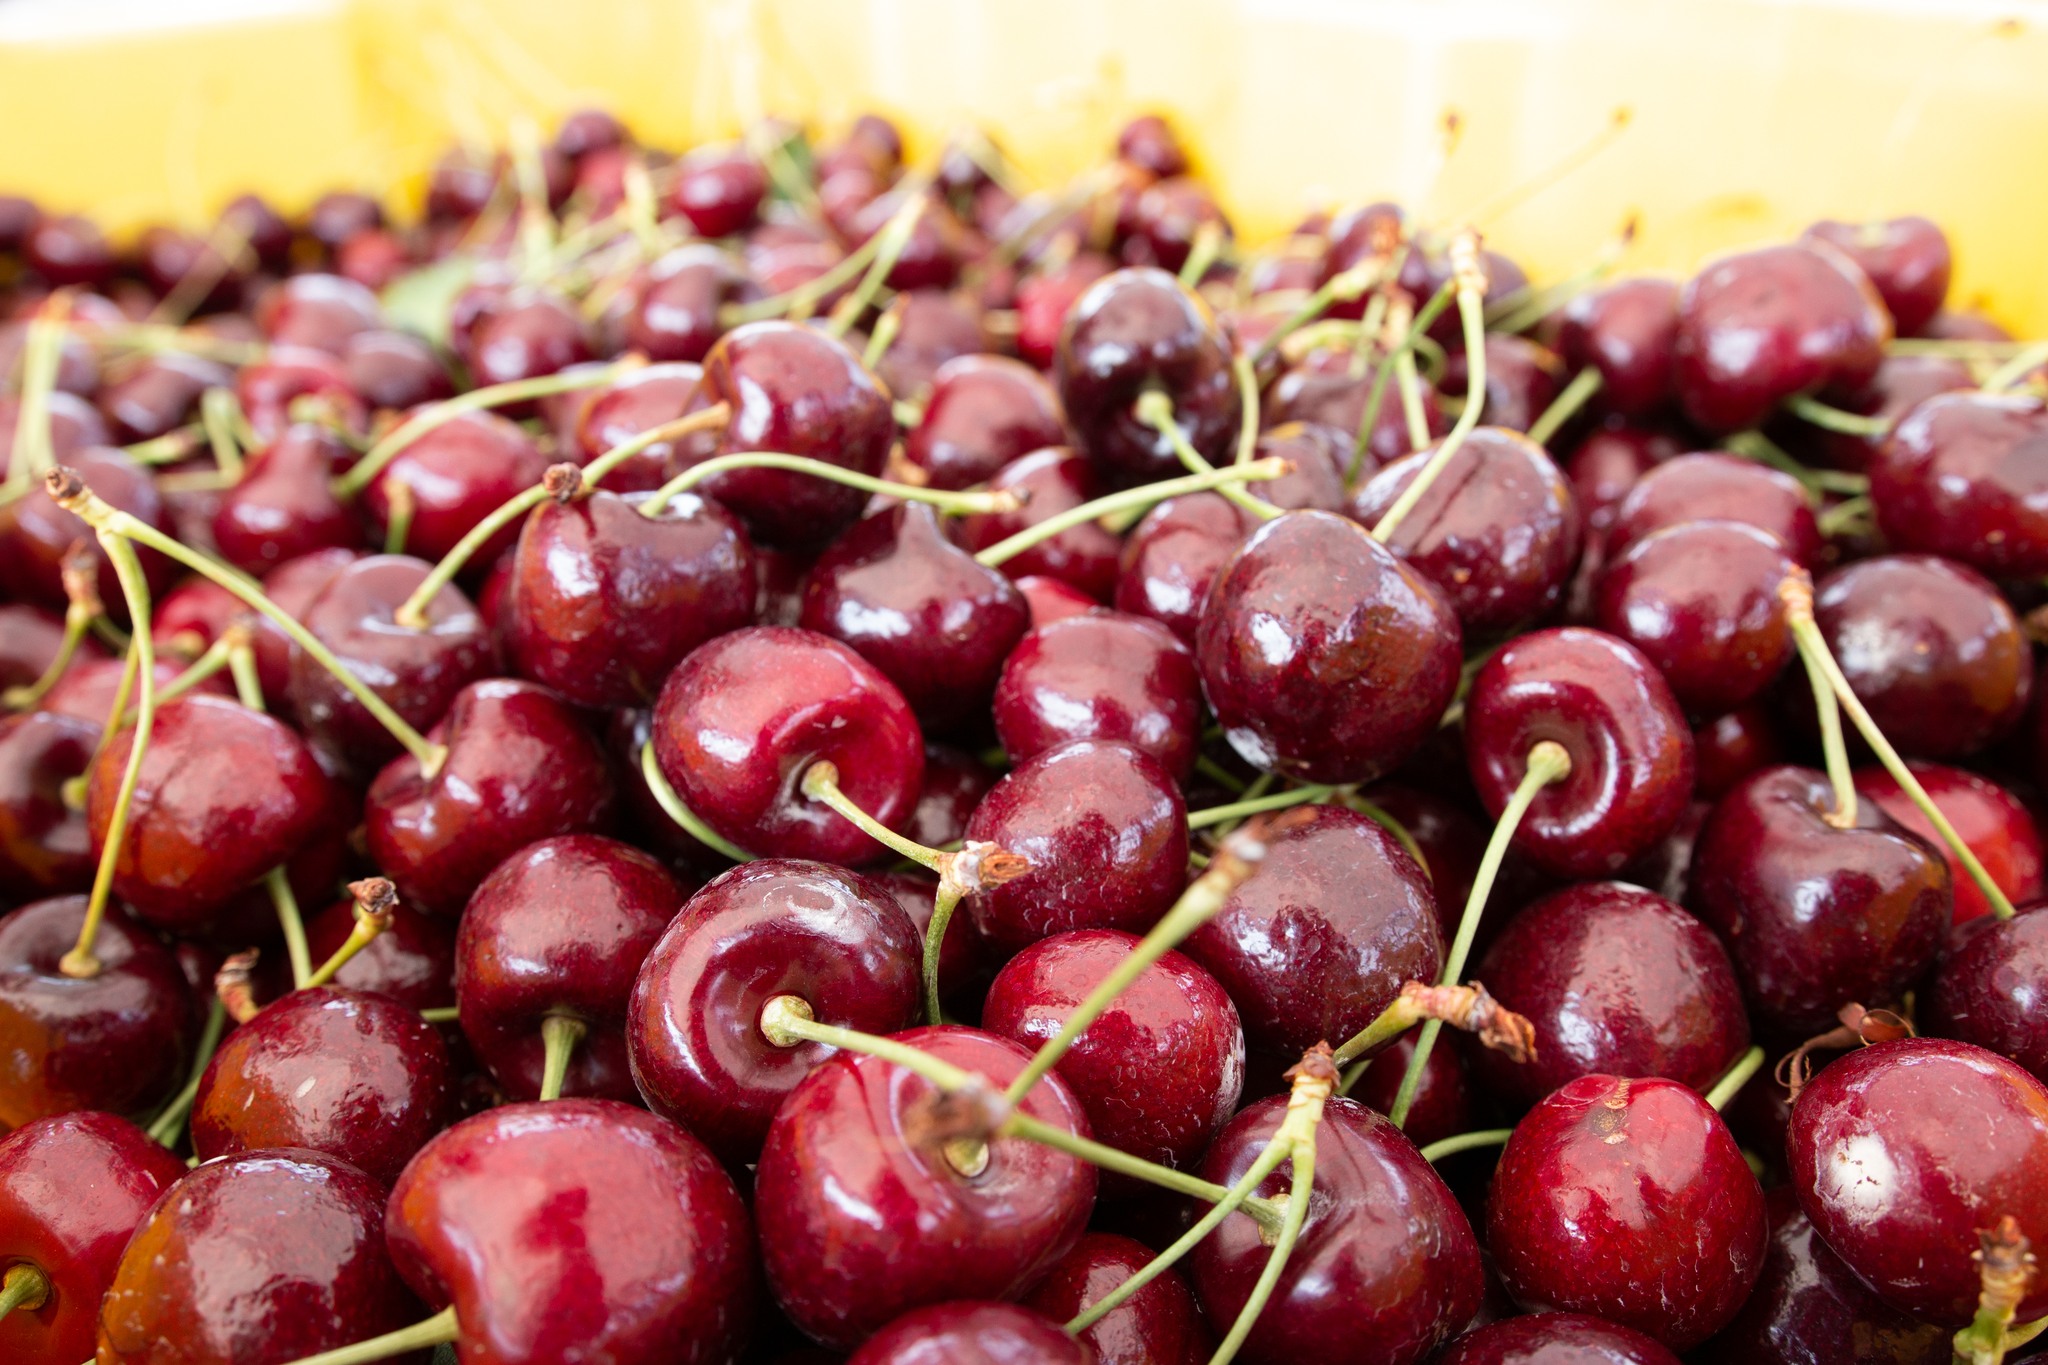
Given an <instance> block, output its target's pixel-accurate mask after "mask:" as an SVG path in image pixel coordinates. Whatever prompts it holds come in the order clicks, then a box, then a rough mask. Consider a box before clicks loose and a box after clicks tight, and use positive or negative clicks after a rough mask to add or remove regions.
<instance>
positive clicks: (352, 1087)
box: [192, 986, 456, 1182]
mask: <svg viewBox="0 0 2048 1365" xmlns="http://www.w3.org/2000/svg"><path fill="white" fill-rule="evenodd" d="M455 1079H456V1077H455V1065H454V1063H453V1062H451V1061H450V1060H449V1057H448V1047H447V1044H445V1043H443V1042H442V1041H441V1035H440V1033H439V1032H438V1031H436V1030H435V1028H434V1026H433V1025H432V1024H429V1023H428V1022H427V1021H426V1020H424V1019H422V1018H420V1016H419V1011H418V1010H416V1009H414V1008H413V1007H412V1006H410V1005H404V1004H400V1003H399V1002H398V1001H396V1000H393V999H391V998H390V997H389V996H384V995H373V994H369V993H367V992H363V991H351V990H344V989H338V988H336V987H333V986H316V987H313V988H312V989H310V990H301V991H293V992H292V993H291V994H289V995H287V996H285V997H284V998H283V999H281V1000H279V1001H277V1002H276V1003H275V1004H272V1005H269V1006H267V1007H266V1008H264V1009H263V1011H262V1012H261V1013H259V1014H257V1016H256V1017H255V1018H254V1019H251V1020H250V1021H249V1022H248V1023H246V1024H244V1025H242V1026H241V1027H239V1028H237V1029H236V1030H235V1031H234V1032H233V1033H231V1034H229V1035H228V1036H227V1037H226V1038H225V1039H224V1040H223V1041H222V1042H221V1045H220V1050H219V1051H217V1052H215V1053H214V1054H213V1061H212V1062H211V1063H209V1064H208V1066H207V1068H206V1071H205V1074H204V1075H203V1076H202V1077H201V1078H200V1082H199V1094H198V1097H197V1098H196V1099H195V1100H194V1101H193V1104H192V1150H193V1151H194V1152H195V1153H197V1154H198V1156H199V1159H200V1160H201V1161H211V1160H213V1159H214V1158H215V1157H219V1156H226V1155H228V1154H230V1153H234V1152H248V1151H254V1150H257V1149H259V1148H266V1147H310V1148H312V1149H313V1150H314V1151H316V1152H325V1153H327V1154H328V1155H329V1156H335V1157H340V1158H341V1159H342V1160H344V1161H348V1162H352V1163H353V1164H355V1165H357V1166H359V1167H361V1168H362V1169H363V1170H365V1171H367V1172H369V1173H370V1174H371V1175H372V1176H375V1177H376V1178H377V1180H378V1181H379V1182H388V1181H391V1180H395V1179H396V1178H397V1177H398V1173H399V1171H400V1170H401V1169H403V1168H404V1166H405V1163H406V1162H408V1161H410V1160H411V1159H412V1155H413V1153H414V1152H417V1151H418V1150H419V1149H420V1148H421V1147H422V1146H424V1145H425V1144H426V1141H427V1139H428V1138H430V1137H432V1136H433V1135H434V1134H436V1133H438V1132H440V1131H441V1129H442V1128H444V1127H446V1126H447V1124H448V1121H449V1120H450V1119H451V1118H453V1117H454V1111H455Z"/></svg>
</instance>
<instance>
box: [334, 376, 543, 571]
mask: <svg viewBox="0 0 2048 1365" xmlns="http://www.w3.org/2000/svg"><path fill="white" fill-rule="evenodd" d="M547 467H548V460H547V456H545V455H543V454H542V453H541V451H540V447H539V446H538V445H536V444H535V443H534V441H533V438H532V437H530V436H528V435H527V434H526V432H525V431H524V430H523V429H522V428H520V427H519V426H518V425H516V424H515V423H513V422H511V421H509V420H507V419H506V418H504V417H501V416H499V415H498V414H497V413H494V412H466V413H463V414H462V415H461V416H459V417H457V418H455V419H454V420H453V421H451V422H448V423H446V424H444V425H442V426H439V427H436V428H434V429H433V430H432V431H429V432H427V433H426V434H425V435H423V436H421V437H420V438H419V439H418V440H416V441H413V442H412V443H411V444H410V445H407V446H406V447H405V448H404V449H403V450H400V451H399V452H398V454H397V455H396V456H395V457H393V459H392V461H391V463H390V464H388V465H386V466H385V467H384V470H383V472H382V473H380V474H379V475H378V476H377V478H376V481H375V482H373V483H372V484H371V485H370V486H369V487H368V488H367V489H365V490H364V492H363V507H364V510H366V511H367V512H368V513H369V514H370V519H371V521H372V522H373V523H374V525H375V528H376V531H377V534H378V536H379V537H380V538H385V537H386V535H387V532H389V530H390V528H391V525H392V522H393V521H394V520H396V519H397V518H398V516H399V512H398V508H399V506H400V504H401V500H402V501H403V505H404V506H405V507H406V509H407V510H406V512H405V514H404V515H405V516H407V517H409V518H410V520H409V521H407V523H406V530H405V539H404V548H405V549H406V551H407V552H409V553H411V554H415V555H418V556H419V557H420V558H422V559H431V560H438V559H440V558H442V557H443V556H444V555H446V554H447V553H448V552H449V551H450V550H452V549H454V548H455V546H456V544H457V543H458V542H459V541H461V539H462V538H463V537H464V536H466V535H468V534H469V533H470V531H472V530H473V529H475V527H476V524H477V523H478V522H480V521H482V520H483V519H484V518H485V517H487V516H489V515H490V514H491V513H492V512H494V511H496V510H497V509H498V508H499V507H500V506H501V505H502V504H503V503H504V502H505V501H506V500H507V499H509V498H511V497H512V496H513V495H514V494H517V493H522V492H524V491H526V490H527V489H528V488H531V487H532V486H533V485H535V484H536V483H539V482H540V479H541V475H542V474H544V473H546V472H547ZM400 488H403V489H404V490H405V491H404V493H403V494H400V493H399V492H397V490H398V489H400ZM517 534H518V533H517V532H516V531H515V530H513V529H512V528H511V527H506V528H505V529H503V530H501V531H499V532H498V533H497V534H496V535H494V536H492V537H491V538H490V539H489V540H487V541H485V542H484V544H483V546H482V548H480V549H479V550H478V551H477V552H476V555H475V556H474V558H473V559H472V561H471V562H472V563H475V564H479V565H482V564H488V563H490V562H491V561H492V560H493V559H496V558H497V557H498V556H499V555H501V554H503V553H504V552H505V551H506V550H508V549H510V548H511V546H512V540H513V537H514V536H515V535H517Z"/></svg>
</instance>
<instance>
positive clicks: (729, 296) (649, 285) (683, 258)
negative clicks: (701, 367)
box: [625, 242, 761, 364]
mask: <svg viewBox="0 0 2048 1365" xmlns="http://www.w3.org/2000/svg"><path fill="white" fill-rule="evenodd" d="M760 296H761V289H760V286H758V285H756V284H755V283H754V281H753V278H752V276H750V275H749V274H748V273H747V271H746V269H745V267H743V266H742V265H741V264H740V262H739V261H738V260H736V259H735V258H734V257H733V256H732V255H731V253H729V252H726V251H723V250H721V249H719V248H718V247H715V246H712V245H710V244H708V243H702V242H693V243H691V244H690V245H688V246H682V247H677V248H676V249H675V250H673V251H671V252H668V253H667V254H666V255H663V256H661V257H659V258H657V259H656V260H655V261H654V263H653V264H652V265H650V266H648V267H647V279H646V282H645V283H644V284H643V285H642V286H641V287H640V290H639V293H638V294H637V295H636V296H635V297H634V299H633V303H632V306H631V307H630V308H629V309H628V310H627V313H626V319H625V340H626V344H627V345H628V346H630V347H631V348H632V349H634V350H636V351H639V352H641V353H642V354H643V355H645V356H647V358H648V359H650V360H653V361H656V362H663V361H688V362H690V363H692V364H694V363H696V362H698V361H701V360H703V359H704V357H705V356H706V355H707V354H708V353H709V352H710V350H711V348H712V346H713V345H715V344H716V343H717V341H718V338H719V337H720V336H721V335H723V334H724V332H725V324H724V323H723V322H721V321H720V320H719V316H718V315H719V310H720V309H722V308H725V307H727V306H729V305H733V304H741V303H748V302H751V301H753V300H754V299H757V298H759V297H760Z"/></svg>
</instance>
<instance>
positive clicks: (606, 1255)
mask: <svg viewBox="0 0 2048 1365" xmlns="http://www.w3.org/2000/svg"><path fill="white" fill-rule="evenodd" d="M385 1228H386V1233H387V1235H388V1236H389V1238H390V1245H391V1255H392V1259H393V1260H394V1261H395V1262H396V1263H397V1265H398V1271H399V1274H401V1275H402V1276H404V1277H405V1281H406V1283H408V1284H410V1285H411V1286H412V1287H413V1289H414V1290H415V1291H416V1292H417V1293H419V1294H420V1295H421V1296H422V1297H423V1298H425V1299H426V1300H427V1301H428V1302H430V1303H437V1304H438V1303H449V1304H452V1305H453V1307H454V1309H455V1316H456V1321H457V1324H458V1326H459V1329H460V1333H461V1341H462V1346H461V1351H462V1354H463V1356H464V1358H465V1359H467V1360H470V1361H473V1362H476V1365H550V1362H555V1361H561V1360H564V1359H569V1358H573V1357H575V1356H576V1355H578V1354H580V1353H586V1352H587V1353H591V1355H592V1357H593V1358H596V1359H608V1360H619V1361H625V1360H645V1361H656V1360H661V1361H675V1362H678V1365H716V1363H717V1362H722V1361H728V1360H732V1359H735V1358H737V1357H738V1355H739V1353H740V1351H741V1349H742V1347H743V1346H744V1344H745V1342H746V1339H747V1336H748V1335H749V1332H750V1329H751V1327H752V1322H753V1317H754V1305H755V1297H756V1285H757V1283H758V1280H757V1276H756V1273H755V1271H754V1268H753V1256H752V1254H751V1243H752V1230H751V1227H750V1224H749V1219H748V1217H747V1210H746V1206H745V1205H744V1204H743V1203H742V1202H741V1201H740V1197H739V1192H738V1191H737V1190H736V1189H734V1188H733V1183H732V1177H730V1176H729V1175H727V1174H726V1173H725V1171H724V1169H723V1168H721V1167H720V1166H719V1164H718V1162H717V1160H716V1159H714V1158H713V1157H712V1156H711V1154H710V1153H709V1152H707V1151H706V1150H705V1149H704V1147H703V1145H702V1144H701V1143H699V1142H697V1141H696V1140H695V1139H694V1138H692V1137H691V1136H690V1135H689V1134H687V1133H685V1132H684V1131H683V1130H682V1129H680V1128H678V1127H676V1126H675V1125H674V1124H672V1123H670V1122H668V1121H667V1120H666V1119H661V1118H657V1117H655V1116H654V1115H652V1114H647V1113H644V1112H642V1111H640V1110H636V1109H632V1108H629V1107H628V1106H626V1105H623V1104H618V1103H614V1102H612V1101H608V1100H584V1099H565V1100H557V1101H554V1102H552V1103H548V1104H513V1105H506V1106H504V1107H502V1108H498V1109H494V1110H492V1111H490V1112H488V1113H485V1114H479V1115H478V1116H476V1117H475V1118H472V1119H468V1120H466V1121H464V1122H462V1123H459V1124H457V1125H456V1126H455V1127H453V1128H451V1129H449V1130H448V1131H447V1132H445V1133H443V1134H442V1135H441V1136H440V1137H438V1138H436V1139H435V1140H434V1141H432V1142H430V1143H428V1144H427V1146H426V1148H425V1149H424V1150H422V1151H421V1153H420V1155H419V1156H418V1157H417V1158H415V1160H414V1161H413V1164H412V1165H411V1166H409V1167H408V1168H407V1169H406V1172H405V1174H404V1175H403V1176H401V1177H400V1178H399V1181H398V1184H397V1186H396V1187H395V1188H394V1189H393V1190H392V1194H391V1203H390V1206H389V1212H388V1215H387V1219H386V1223H385Z"/></svg>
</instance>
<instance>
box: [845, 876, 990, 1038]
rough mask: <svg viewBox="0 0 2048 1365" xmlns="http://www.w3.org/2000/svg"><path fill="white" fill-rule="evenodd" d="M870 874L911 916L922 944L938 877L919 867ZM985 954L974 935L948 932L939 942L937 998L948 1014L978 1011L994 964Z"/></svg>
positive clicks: (934, 909) (932, 911)
mask: <svg viewBox="0 0 2048 1365" xmlns="http://www.w3.org/2000/svg"><path fill="white" fill-rule="evenodd" d="M869 875H870V877H871V879H872V880H874V881H876V882H879V883H880V884H881V885H883V886H884V887H886V888H888V891H889V894H890V895H892V896H894V897H895V898H896V904H897V905H899V906H901V907H902V909H903V913H904V914H906V915H908V916H910V922H911V924H912V925H913V926H914V927H915V928H916V929H917V937H918V942H919V943H920V944H922V943H923V942H924V940H925V937H926V935H927V934H929V933H930V931H931V925H932V916H933V915H934V914H935V913H936V912H937V909H938V905H937V900H938V891H939V879H938V878H937V877H935V876H933V875H932V874H931V873H929V872H926V871H925V870H924V869H922V868H915V869H912V870H910V871H904V872H878V873H872V874H869ZM987 956H988V954H986V953H985V952H984V951H983V945H982V943H981V941H980V940H979V939H977V938H976V937H975V936H974V935H973V934H968V933H958V934H947V935H946V936H945V938H944V941H943V942H942V943H940V945H939V972H938V987H939V1000H940V1002H941V1003H942V1004H943V1005H944V1006H945V1008H946V1010H947V1012H948V1013H949V1015H951V1016H953V1017H960V1018H969V1017H973V1016H974V1015H976V1014H978V1013H979V1012H980V1009H981V1002H982V997H983V996H985V995H986V994H987V993H988V983H989V979H990V978H991V977H992V976H994V974H995V964H994V963H993V962H988V961H985V960H984V959H985V958H986V957H987Z"/></svg>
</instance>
